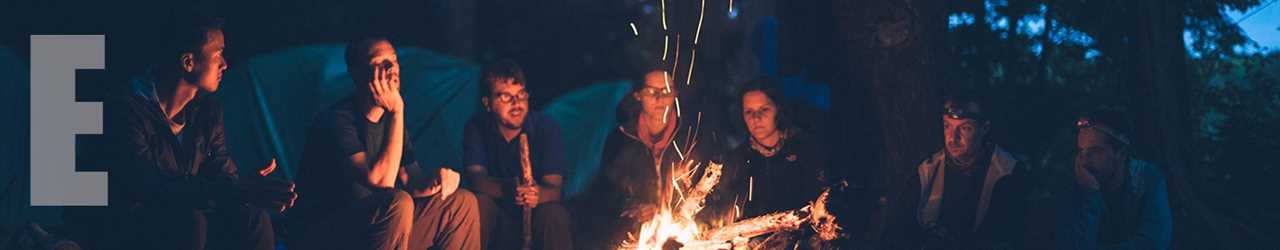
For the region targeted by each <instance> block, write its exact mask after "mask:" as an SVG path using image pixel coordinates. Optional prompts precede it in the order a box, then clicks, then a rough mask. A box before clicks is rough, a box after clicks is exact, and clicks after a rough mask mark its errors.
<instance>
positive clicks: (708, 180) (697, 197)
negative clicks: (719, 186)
mask: <svg viewBox="0 0 1280 250" xmlns="http://www.w3.org/2000/svg"><path fill="white" fill-rule="evenodd" d="M722 167H724V165H721V164H717V163H715V162H712V163H711V164H710V165H707V168H706V170H704V171H703V173H702V178H701V179H698V184H697V185H694V186H693V188H692V189H690V190H689V192H688V193H687V194H685V197H684V200H682V201H681V203H680V208H679V210H676V211H679V215H680V217H682V218H693V216H694V215H696V214H698V212H699V211H702V208H703V207H705V206H704V204H705V203H706V199H707V194H710V193H711V189H712V188H715V186H716V183H719V182H720V169H721V168H722Z"/></svg>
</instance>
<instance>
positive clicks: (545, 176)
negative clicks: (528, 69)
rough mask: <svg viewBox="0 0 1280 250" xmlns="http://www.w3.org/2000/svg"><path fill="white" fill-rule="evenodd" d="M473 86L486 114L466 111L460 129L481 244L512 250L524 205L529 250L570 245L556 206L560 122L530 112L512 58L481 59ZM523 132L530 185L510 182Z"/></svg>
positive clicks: (561, 160) (564, 215)
mask: <svg viewBox="0 0 1280 250" xmlns="http://www.w3.org/2000/svg"><path fill="white" fill-rule="evenodd" d="M479 84H480V96H481V97H480V103H481V104H482V105H483V106H484V111H486V112H480V113H476V114H475V115H473V116H472V117H471V119H470V120H468V121H467V124H466V126H465V127H464V128H463V136H462V163H463V165H464V166H466V175H467V179H468V180H470V183H469V184H470V185H469V188H470V189H471V190H475V192H476V194H477V195H476V196H477V199H478V200H479V204H480V214H481V224H482V226H481V228H482V229H481V238H482V244H485V246H486V247H485V248H486V249H519V248H520V247H521V246H520V244H521V243H522V238H521V233H522V232H521V231H522V228H521V226H522V225H521V216H522V215H521V208H523V207H530V208H533V214H532V216H533V219H532V222H533V223H532V225H531V230H532V232H531V233H532V234H533V235H532V237H533V242H532V243H533V246H531V247H532V248H533V249H573V244H572V240H573V238H572V235H571V234H570V232H569V231H570V225H569V211H568V210H566V209H565V208H564V206H561V205H560V195H561V192H560V190H561V187H562V186H563V185H564V175H563V174H562V172H563V169H564V168H565V167H566V166H567V165H568V163H567V161H566V159H565V156H564V153H565V152H564V145H563V143H561V139H560V124H558V123H556V121H555V120H554V119H552V118H551V117H549V116H546V115H543V114H542V113H538V112H530V111H529V92H527V91H526V90H525V86H527V82H526V81H525V77H524V70H523V69H521V67H520V65H518V64H516V63H515V62H514V61H512V60H499V61H497V62H495V63H492V64H490V65H487V66H486V67H485V69H484V71H483V72H482V73H481V77H480V81H479ZM522 134H523V135H527V138H528V145H529V162H530V167H531V170H532V171H533V176H534V179H535V180H534V181H535V182H537V183H536V185H533V186H520V185H517V183H518V182H517V179H518V178H520V176H521V170H520V168H521V159H520V135H522Z"/></svg>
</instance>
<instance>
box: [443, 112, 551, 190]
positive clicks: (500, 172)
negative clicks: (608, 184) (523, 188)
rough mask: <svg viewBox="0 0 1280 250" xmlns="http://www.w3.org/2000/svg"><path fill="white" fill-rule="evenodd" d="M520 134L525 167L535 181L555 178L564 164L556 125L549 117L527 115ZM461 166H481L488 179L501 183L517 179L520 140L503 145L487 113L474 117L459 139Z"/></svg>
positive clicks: (492, 118)
mask: <svg viewBox="0 0 1280 250" xmlns="http://www.w3.org/2000/svg"><path fill="white" fill-rule="evenodd" d="M521 132H522V133H525V134H527V135H528V137H529V163H530V167H531V170H533V176H534V177H535V178H538V177H542V176H546V175H559V174H561V172H563V169H564V168H565V166H566V165H567V164H568V163H567V161H566V160H565V156H564V144H562V143H561V139H560V125H559V124H558V123H556V122H555V120H554V119H552V118H551V117H547V116H545V115H542V114H541V113H536V112H530V113H529V115H528V116H527V117H525V122H524V125H523V126H522V128H521ZM462 163H463V165H465V166H470V165H481V166H484V168H485V171H487V172H488V174H489V176H490V177H494V178H497V179H499V180H502V181H503V182H504V183H507V182H514V181H515V179H516V178H518V177H520V167H521V166H520V137H519V136H516V137H514V138H512V139H511V141H507V140H506V138H503V137H502V133H501V132H499V131H498V123H497V120H496V119H495V118H494V117H493V115H491V114H489V113H477V114H476V115H474V116H472V117H471V119H470V120H468V121H467V125H466V127H465V128H464V129H463V136H462Z"/></svg>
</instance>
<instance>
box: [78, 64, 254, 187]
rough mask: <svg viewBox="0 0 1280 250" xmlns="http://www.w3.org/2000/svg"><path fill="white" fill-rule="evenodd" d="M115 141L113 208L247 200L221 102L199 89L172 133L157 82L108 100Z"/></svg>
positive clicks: (112, 140) (108, 121)
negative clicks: (239, 188) (238, 186)
mask: <svg viewBox="0 0 1280 250" xmlns="http://www.w3.org/2000/svg"><path fill="white" fill-rule="evenodd" d="M105 107H106V112H105V115H106V118H107V119H106V123H105V124H104V130H105V131H104V134H105V135H106V136H107V138H108V140H109V141H110V143H109V144H110V145H111V146H110V148H109V150H110V151H111V152H114V153H113V154H112V156H111V157H112V159H114V161H112V162H113V163H114V164H112V166H110V167H109V168H110V169H109V170H110V171H111V175H110V178H111V180H110V183H111V187H110V188H111V204H112V206H113V207H119V205H125V206H146V207H182V208H197V209H198V208H208V207H213V206H215V205H216V204H217V203H218V202H223V203H237V204H239V203H243V202H242V201H241V199H239V198H238V193H239V192H237V191H236V190H235V189H236V188H235V185H234V184H235V182H236V181H237V179H238V177H237V174H236V172H237V169H236V164H235V162H233V161H232V160H231V155H230V153H229V152H228V151H227V145H226V135H225V134H226V133H225V132H224V130H223V123H222V105H221V104H220V103H219V102H218V100H217V99H215V98H214V97H213V96H212V95H210V94H208V93H199V94H197V96H196V98H195V99H194V100H192V101H191V102H190V103H188V104H187V105H186V107H184V108H183V109H182V111H181V113H180V114H178V115H177V116H175V117H174V120H175V121H178V122H181V123H183V124H185V125H184V128H183V130H182V132H181V133H180V135H174V134H173V133H172V132H170V129H169V125H168V121H167V119H166V117H165V115H164V112H163V111H162V110H161V109H160V104H159V102H158V101H157V99H156V94H155V87H154V83H153V82H152V81H139V82H137V83H135V84H134V85H133V88H132V90H131V91H130V92H129V93H127V94H125V95H122V96H117V97H114V98H112V99H110V100H108V102H107V103H106V105H105Z"/></svg>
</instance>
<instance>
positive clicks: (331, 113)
mask: <svg viewBox="0 0 1280 250" xmlns="http://www.w3.org/2000/svg"><path fill="white" fill-rule="evenodd" d="M351 105H352V103H351V100H350V98H343V99H342V100H339V101H338V102H337V103H334V104H333V105H329V107H326V108H324V109H321V110H320V111H318V112H316V113H315V115H314V116H313V117H312V118H311V124H312V126H314V127H319V128H335V127H338V126H341V125H344V124H348V125H349V124H352V122H353V121H355V111H354V110H352V109H351Z"/></svg>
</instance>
